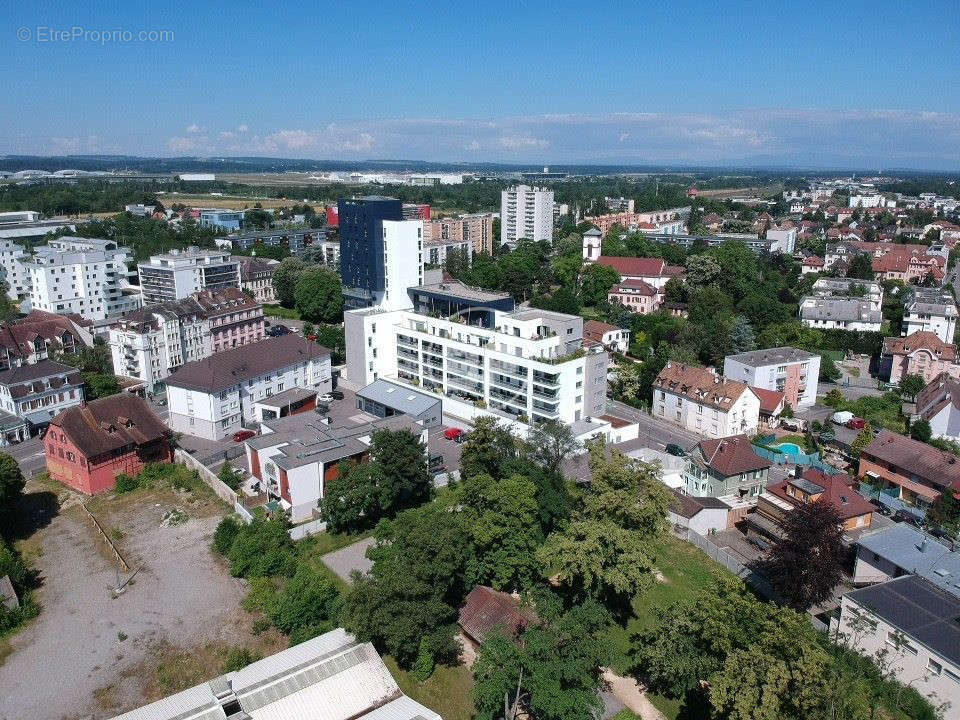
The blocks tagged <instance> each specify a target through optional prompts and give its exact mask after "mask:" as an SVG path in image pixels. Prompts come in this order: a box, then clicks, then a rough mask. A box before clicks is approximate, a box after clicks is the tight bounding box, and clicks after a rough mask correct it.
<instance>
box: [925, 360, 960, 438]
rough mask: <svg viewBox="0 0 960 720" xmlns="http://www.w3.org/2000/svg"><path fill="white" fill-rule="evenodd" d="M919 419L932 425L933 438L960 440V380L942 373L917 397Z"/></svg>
mask: <svg viewBox="0 0 960 720" xmlns="http://www.w3.org/2000/svg"><path fill="white" fill-rule="evenodd" d="M916 405H917V410H916V412H917V417H919V418H922V419H923V420H926V421H927V422H928V423H930V431H931V433H932V437H935V438H944V439H946V440H954V441H957V440H960V380H958V379H957V378H956V377H952V376H951V375H949V374H947V373H940V374H939V375H937V376H936V377H935V378H934V379H933V380H931V381H930V384H929V385H927V386H926V387H925V388H924V389H923V390H921V391H920V392H919V393H918V394H917V397H916Z"/></svg>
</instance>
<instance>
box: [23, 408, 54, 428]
mask: <svg viewBox="0 0 960 720" xmlns="http://www.w3.org/2000/svg"><path fill="white" fill-rule="evenodd" d="M24 419H25V420H26V421H27V422H28V423H30V424H31V425H49V424H50V421H51V420H52V419H53V418H51V417H50V413H48V412H47V411H46V410H37V411H36V412H32V413H28V414H27V417H26V418H24Z"/></svg>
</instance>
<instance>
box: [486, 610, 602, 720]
mask: <svg viewBox="0 0 960 720" xmlns="http://www.w3.org/2000/svg"><path fill="white" fill-rule="evenodd" d="M536 609H537V613H538V615H539V619H540V622H538V623H535V624H533V625H531V626H529V627H528V628H526V629H525V630H524V631H523V632H522V634H521V637H520V638H519V639H518V642H514V641H513V638H509V637H507V636H506V635H504V634H503V633H501V632H493V633H490V634H489V635H488V636H487V637H486V639H485V641H484V644H483V646H482V647H481V648H480V652H479V654H478V656H477V660H476V663H475V664H474V666H473V676H474V680H475V685H474V690H473V698H474V705H475V707H476V713H477V718H478V720H499V719H500V718H503V717H504V699H505V698H506V699H507V703H506V704H507V706H508V713H507V717H508V718H515V717H518V716H519V717H524V716H528V717H536V718H539V719H540V720H593V718H596V717H599V713H600V711H601V710H602V707H603V705H602V703H601V702H600V697H599V690H600V668H601V666H603V665H604V664H606V663H607V661H608V658H609V648H608V647H607V645H606V643H605V641H604V637H603V636H604V632H605V630H606V629H607V627H608V626H609V624H610V616H609V614H608V613H607V612H606V611H605V610H604V609H603V607H602V606H600V605H598V604H597V603H593V602H588V603H585V604H583V605H581V606H575V607H573V608H571V609H570V610H568V611H567V612H561V609H560V604H559V603H557V602H555V601H554V602H549V601H547V600H546V599H544V600H542V601H540V602H538V603H537V604H536Z"/></svg>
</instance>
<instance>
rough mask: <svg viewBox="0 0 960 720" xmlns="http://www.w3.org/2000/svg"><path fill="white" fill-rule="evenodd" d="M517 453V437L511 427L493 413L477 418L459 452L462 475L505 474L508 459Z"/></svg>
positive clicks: (496, 475) (465, 476) (500, 475)
mask: <svg viewBox="0 0 960 720" xmlns="http://www.w3.org/2000/svg"><path fill="white" fill-rule="evenodd" d="M516 455H517V438H516V437H515V436H514V434H513V433H512V432H510V430H509V429H507V428H506V427H505V426H504V425H501V424H500V423H499V422H498V421H497V419H496V418H494V417H480V418H477V420H476V421H475V422H474V424H473V430H472V431H471V432H470V434H469V435H468V436H467V439H466V441H465V442H464V444H463V451H462V452H461V453H460V475H461V477H464V478H468V477H473V476H474V475H480V474H481V473H486V474H487V475H490V476H491V477H495V478H496V477H503V475H504V474H505V473H504V472H503V467H504V465H505V463H507V462H508V461H509V460H511V459H513V458H515V457H516Z"/></svg>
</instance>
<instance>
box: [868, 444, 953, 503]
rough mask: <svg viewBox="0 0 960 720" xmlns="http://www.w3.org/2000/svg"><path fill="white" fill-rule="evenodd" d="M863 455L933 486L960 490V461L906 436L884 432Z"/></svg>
mask: <svg viewBox="0 0 960 720" xmlns="http://www.w3.org/2000/svg"><path fill="white" fill-rule="evenodd" d="M862 455H867V456H869V457H870V458H875V459H877V460H882V461H884V462H886V463H890V464H891V465H893V466H895V467H898V468H902V469H903V470H905V471H906V472H908V473H910V474H911V475H915V476H916V477H918V478H920V479H922V480H926V481H927V482H928V483H931V484H932V485H936V486H938V487H941V488H945V487H952V488H953V489H955V490H958V489H960V458H958V457H957V456H956V455H954V454H953V453H949V452H945V451H943V450H938V449H937V448H935V447H933V446H932V445H927V444H926V443H922V442H919V441H918V440H913V439H912V438H908V437H906V436H905V435H900V434H898V433H895V432H890V431H889V430H881V431H880V433H879V434H878V435H877V436H876V437H875V438H874V439H873V442H871V443H870V444H869V445H867V447H866V448H864V450H863V453H862ZM868 459H869V458H868Z"/></svg>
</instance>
